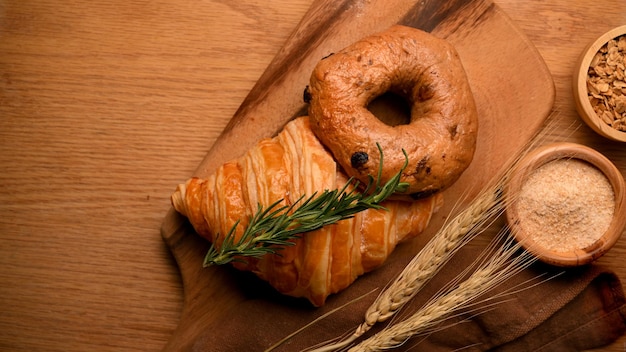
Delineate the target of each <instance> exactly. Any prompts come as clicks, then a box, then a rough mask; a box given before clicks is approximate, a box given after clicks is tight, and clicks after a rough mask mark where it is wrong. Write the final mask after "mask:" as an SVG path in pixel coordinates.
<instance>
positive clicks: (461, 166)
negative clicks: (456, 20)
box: [305, 25, 478, 198]
mask: <svg viewBox="0 0 626 352" xmlns="http://www.w3.org/2000/svg"><path fill="white" fill-rule="evenodd" d="M388 92H389V93H393V94H395V95H399V96H401V97H403V98H404V99H405V100H406V101H407V102H408V103H409V105H410V120H409V121H408V123H404V124H399V125H395V126H391V125H389V124H386V123H385V122H383V121H381V120H380V119H379V118H377V117H376V116H375V115H374V114H373V113H372V112H371V111H370V110H368V105H369V104H370V103H371V102H372V101H373V100H374V99H376V98H377V97H380V96H381V95H383V94H385V93H388ZM305 97H306V100H308V102H309V107H308V110H309V115H310V119H311V128H312V130H313V131H314V133H315V134H316V135H317V137H318V138H319V139H320V140H321V141H322V143H323V144H324V145H325V146H326V147H327V148H328V149H329V150H330V152H331V153H332V154H333V156H334V158H335V159H336V161H337V163H338V164H339V165H341V167H342V168H343V169H344V172H345V173H347V174H348V175H349V176H352V177H355V178H356V179H358V180H360V181H361V182H364V183H367V182H368V181H369V177H370V176H377V175H378V172H379V167H380V152H379V149H378V146H377V145H380V147H381V150H382V154H383V157H384V160H383V167H382V173H381V179H380V181H381V183H385V182H387V181H388V180H389V179H390V178H391V177H393V176H394V175H395V174H397V173H398V171H399V170H400V169H401V168H402V166H403V165H404V164H405V162H406V158H405V155H404V153H403V150H404V151H406V153H407V156H408V166H407V168H406V169H405V170H404V172H403V175H402V178H401V181H402V182H407V183H408V184H409V187H408V190H407V192H408V193H409V194H411V196H413V197H414V198H423V197H426V196H429V195H431V194H433V193H436V192H439V191H441V190H443V189H445V188H447V187H449V186H450V185H451V184H453V183H454V182H455V181H456V180H457V179H458V178H459V176H460V175H461V174H462V173H463V171H464V170H465V169H466V168H467V167H468V166H469V164H470V162H471V161H472V158H473V156H474V151H475V149H476V135H477V129H478V118H477V112H476V105H475V102H474V98H473V95H472V92H471V89H470V86H469V83H468V80H467V76H466V73H465V70H464V68H463V65H462V63H461V60H460V58H459V55H458V54H457V52H456V50H455V49H454V47H453V46H452V45H451V44H450V43H448V42H447V41H446V40H444V39H440V38H437V37H435V36H433V35H432V34H429V33H427V32H424V31H421V30H418V29H415V28H411V27H406V26H401V25H394V26H392V27H390V28H389V29H388V30H386V31H384V32H381V33H378V34H375V35H372V36H369V37H366V38H364V39H362V40H360V41H358V42H356V43H354V44H352V45H350V46H348V47H347V48H345V49H343V50H341V51H339V52H337V53H334V54H331V55H329V56H327V57H325V58H323V59H322V60H321V61H320V62H319V63H318V64H317V65H316V66H315V68H314V70H313V73H312V75H311V79H310V83H309V86H308V87H307V90H306V91H305Z"/></svg>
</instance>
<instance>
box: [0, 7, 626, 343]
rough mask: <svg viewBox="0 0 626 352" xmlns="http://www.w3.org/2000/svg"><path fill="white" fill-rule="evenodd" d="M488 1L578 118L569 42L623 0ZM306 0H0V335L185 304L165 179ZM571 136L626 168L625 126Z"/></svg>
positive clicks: (191, 155) (154, 328) (132, 326)
mask: <svg viewBox="0 0 626 352" xmlns="http://www.w3.org/2000/svg"><path fill="white" fill-rule="evenodd" d="M495 2H496V3H497V4H498V5H499V6H501V7H502V9H504V10H505V12H507V13H508V14H509V16H510V17H511V18H512V19H513V21H514V22H515V23H516V24H517V25H518V26H519V28H520V29H521V30H522V31H523V32H524V33H526V35H527V36H528V37H529V38H530V39H531V41H532V42H533V43H534V44H535V45H536V47H537V48H538V50H539V52H540V53H541V54H542V55H543V57H544V58H545V60H546V63H547V65H548V67H549V69H550V71H551V72H552V74H553V76H554V81H555V84H556V89H557V95H556V103H555V112H556V113H557V114H558V115H559V116H560V119H561V120H562V121H563V122H562V123H563V124H564V126H566V125H569V123H570V122H571V121H577V119H578V116H577V114H576V112H575V110H574V105H573V101H572V93H571V88H570V87H571V83H570V79H571V73H572V72H573V70H574V63H575V60H576V58H577V56H578V54H579V53H580V52H581V50H582V49H583V48H584V46H585V45H586V44H587V43H589V42H590V41H591V40H593V39H594V38H595V37H596V36H598V35H600V34H601V33H603V32H604V31H606V30H608V29H610V28H612V27H616V26H618V25H623V24H626V4H625V3H624V0H599V1H598V0H546V1H526V0H496V1H495ZM311 3H312V0H274V1H269V2H268V1H261V0H236V1H231V0H228V1H225V0H204V1H197V0H176V1H174V0H152V1H148V0H123V1H122V0H107V1H103V0H93V1H87V0H67V1H64V2H63V4H62V5H61V4H60V2H58V1H52V0H0V170H1V172H0V350H3V351H4V350H7V351H92V350H97V351H156V350H160V349H162V348H163V346H164V345H165V343H166V341H167V340H168V339H169V337H170V335H171V334H172V332H173V330H174V329H175V328H176V325H177V323H178V319H179V317H180V312H181V310H182V307H183V301H182V297H183V294H182V286H181V280H180V276H179V273H178V268H177V267H176V264H175V262H174V260H173V259H172V257H171V255H170V253H169V252H168V250H167V248H166V246H165V245H164V243H163V241H162V239H161V237H160V234H159V228H160V226H161V222H162V220H163V217H164V216H165V214H166V212H167V210H168V209H169V207H170V202H169V196H170V194H171V192H172V191H173V189H174V187H175V185H176V184H177V183H179V182H180V181H182V180H184V179H186V178H187V177H188V176H189V175H190V174H191V173H192V172H193V171H194V169H195V168H196V167H197V166H198V164H199V162H200V161H201V160H202V158H203V156H204V155H205V154H206V152H207V151H208V149H209V147H210V146H211V144H212V143H213V141H214V140H215V139H216V138H217V137H218V135H219V133H220V132H221V130H222V129H223V127H224V126H225V125H226V123H227V122H228V120H229V119H230V117H231V116H232V115H233V114H234V112H235V110H236V109H237V107H238V105H239V104H240V103H241V102H242V100H243V99H244V97H245V96H246V94H247V92H248V90H249V89H250V88H251V87H252V85H253V84H254V82H255V80H256V79H257V78H258V77H259V76H260V75H261V73H262V72H263V70H264V69H265V67H266V66H267V64H268V63H269V62H270V60H271V59H272V57H273V56H274V55H275V53H276V52H277V50H278V49H279V48H280V47H281V45H282V44H283V43H284V41H285V40H286V38H287V36H288V35H289V34H290V33H291V31H292V30H293V29H294V28H295V26H296V25H297V24H298V21H299V20H300V18H301V17H302V16H303V15H304V13H305V12H306V10H307V9H308V7H309V5H310V4H311ZM502 94H515V92H514V91H505V92H502ZM494 99H497V97H494ZM572 138H573V139H575V140H578V141H581V142H584V143H586V144H589V145H591V146H593V147H597V148H599V149H601V150H602V151H604V152H606V153H607V154H608V155H609V156H610V157H611V158H612V159H613V160H614V162H615V163H616V164H617V165H618V166H619V167H620V168H621V170H622V172H624V173H626V149H624V148H625V146H624V145H623V144H617V143H611V142H606V141H604V140H602V139H601V138H599V137H597V136H595V134H593V132H591V130H590V129H588V128H586V127H583V128H581V129H579V130H578V131H577V132H576V133H574V135H573V137H572ZM624 255H626V238H623V239H622V240H621V241H620V242H618V244H617V246H616V247H615V248H614V249H613V250H612V251H611V252H609V253H608V254H607V255H606V256H605V257H603V258H602V259H600V261H601V262H602V263H604V264H606V265H609V266H611V267H612V268H613V269H614V270H615V271H616V272H617V273H618V274H619V276H620V277H621V278H622V280H625V282H626V264H625V262H624V261H623V260H622V259H621V258H623V256H624ZM624 349H626V338H622V339H620V340H619V341H617V342H616V343H614V344H613V345H611V346H608V347H607V348H605V349H604V350H606V351H624Z"/></svg>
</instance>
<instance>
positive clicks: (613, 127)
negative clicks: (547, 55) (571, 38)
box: [573, 25, 626, 142]
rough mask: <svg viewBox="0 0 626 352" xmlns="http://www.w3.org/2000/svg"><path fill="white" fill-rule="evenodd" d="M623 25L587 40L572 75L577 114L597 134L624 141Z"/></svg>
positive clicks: (625, 36) (625, 39) (625, 33)
mask: <svg viewBox="0 0 626 352" xmlns="http://www.w3.org/2000/svg"><path fill="white" fill-rule="evenodd" d="M625 64H626V25H624V26H621V27H617V28H613V29H611V30H610V31H608V32H606V33H604V34H602V35H601V36H600V37H598V39H596V40H595V41H593V42H592V43H590V44H589V45H588V46H587V47H586V48H585V50H584V51H583V53H582V55H581V56H580V59H579V62H578V65H577V66H576V71H575V72H574V75H573V90H574V98H575V99H574V100H575V102H576V110H577V111H578V113H579V114H580V117H581V118H582V119H583V121H585V123H587V125H589V127H591V128H592V129H593V130H594V131H595V132H597V133H598V134H600V135H602V136H604V137H607V138H609V139H611V140H615V141H620V142H626V78H625V77H624V75H625V72H624V65H625Z"/></svg>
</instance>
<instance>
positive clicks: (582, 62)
mask: <svg viewBox="0 0 626 352" xmlns="http://www.w3.org/2000/svg"><path fill="white" fill-rule="evenodd" d="M623 34H626V25H624V26H621V27H617V28H613V29H611V30H610V31H608V32H606V33H604V34H602V35H601V36H600V37H598V39H596V40H595V41H593V42H592V43H590V44H589V45H588V46H587V47H586V48H585V50H583V52H582V54H581V56H580V58H579V59H578V62H577V65H576V70H575V71H574V74H573V80H572V84H573V92H574V101H575V103H576V110H577V111H578V114H579V115H580V117H581V118H582V120H583V121H584V122H585V123H586V124H587V125H589V127H591V129H593V130H594V131H595V132H597V133H598V134H600V135H601V136H604V137H606V138H609V139H611V140H614V141H619V142H626V132H622V131H619V130H616V129H615V128H613V127H611V126H609V125H607V124H606V123H605V122H604V121H602V119H601V118H600V117H599V116H598V115H597V114H596V112H595V111H594V110H593V107H592V106H591V103H590V102H589V98H588V90H587V75H588V71H589V65H590V64H591V60H592V59H593V58H594V56H595V55H596V53H597V52H598V50H600V48H602V46H604V45H605V44H606V43H607V42H608V41H610V40H611V39H614V38H617V37H619V36H621V35H623Z"/></svg>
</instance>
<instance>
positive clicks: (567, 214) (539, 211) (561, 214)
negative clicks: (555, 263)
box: [518, 159, 615, 252]
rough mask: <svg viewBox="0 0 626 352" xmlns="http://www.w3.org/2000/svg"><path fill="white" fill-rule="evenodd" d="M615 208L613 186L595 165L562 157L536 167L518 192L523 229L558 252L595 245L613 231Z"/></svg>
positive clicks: (531, 236)
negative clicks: (603, 236) (604, 235)
mask: <svg viewBox="0 0 626 352" xmlns="http://www.w3.org/2000/svg"><path fill="white" fill-rule="evenodd" d="M614 210H615V195H614V193H613V188H612V186H611V183H610V182H609V180H608V179H607V178H606V176H605V175H604V174H603V173H602V172H601V171H600V170H598V169H597V168H596V167H595V166H593V165H591V164H589V163H587V162H585V161H582V160H578V159H557V160H554V161H551V162H548V163H546V164H544V165H542V166H540V167H539V168H538V169H536V170H535V171H534V172H533V173H532V174H531V175H530V176H529V178H528V179H527V181H526V182H525V184H524V185H523V186H522V189H521V191H520V194H519V199H518V212H519V218H520V219H521V221H520V222H521V223H520V226H521V227H522V229H523V231H524V232H526V233H528V234H530V238H531V239H532V241H534V242H535V243H536V244H537V245H539V246H542V247H544V248H546V249H549V250H552V251H555V252H567V251H570V250H574V249H582V248H585V247H588V246H590V245H591V244H593V243H594V242H595V241H596V240H597V239H599V238H600V237H601V236H602V235H603V234H604V232H606V230H607V229H608V227H609V224H610V223H611V220H612V218H613V212H614Z"/></svg>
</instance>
